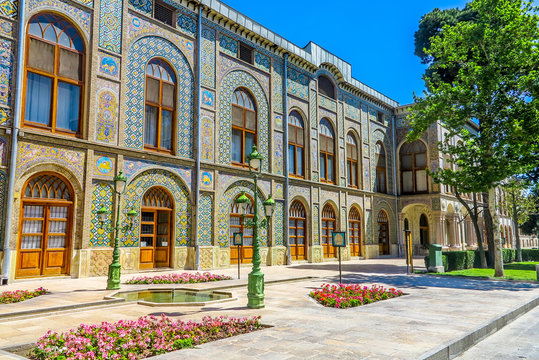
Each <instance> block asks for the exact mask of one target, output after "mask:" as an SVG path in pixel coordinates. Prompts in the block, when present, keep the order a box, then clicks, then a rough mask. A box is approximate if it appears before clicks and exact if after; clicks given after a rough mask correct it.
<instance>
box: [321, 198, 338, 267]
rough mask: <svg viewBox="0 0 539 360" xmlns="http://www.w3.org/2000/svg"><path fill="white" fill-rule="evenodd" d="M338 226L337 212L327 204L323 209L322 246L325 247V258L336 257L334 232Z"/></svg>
mask: <svg viewBox="0 0 539 360" xmlns="http://www.w3.org/2000/svg"><path fill="white" fill-rule="evenodd" d="M336 224H337V218H336V217H335V210H333V206H331V205H330V204H326V205H325V206H324V208H323V209H322V246H323V247H324V257H335V248H334V247H333V232H334V231H335V229H336Z"/></svg>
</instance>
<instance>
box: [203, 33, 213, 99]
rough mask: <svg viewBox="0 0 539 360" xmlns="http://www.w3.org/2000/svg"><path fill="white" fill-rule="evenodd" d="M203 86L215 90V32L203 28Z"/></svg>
mask: <svg viewBox="0 0 539 360" xmlns="http://www.w3.org/2000/svg"><path fill="white" fill-rule="evenodd" d="M202 54H203V55H202V64H201V67H202V69H201V72H202V84H203V85H206V86H209V87H211V88H215V30H214V29H212V28H209V27H207V26H204V27H203V28H202Z"/></svg>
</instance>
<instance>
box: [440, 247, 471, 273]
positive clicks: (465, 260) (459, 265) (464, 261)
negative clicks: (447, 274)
mask: <svg viewBox="0 0 539 360" xmlns="http://www.w3.org/2000/svg"><path fill="white" fill-rule="evenodd" d="M443 255H445V256H447V264H448V267H449V271H453V270H463V269H471V268H473V267H474V262H475V254H474V252H473V251H444V252H443Z"/></svg>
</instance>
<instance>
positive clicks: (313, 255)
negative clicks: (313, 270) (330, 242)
mask: <svg viewBox="0 0 539 360" xmlns="http://www.w3.org/2000/svg"><path fill="white" fill-rule="evenodd" d="M308 249H309V250H308V252H307V260H309V262H310V263H321V262H322V261H324V256H323V254H324V250H323V249H322V246H321V245H313V246H310V247H309V248H308Z"/></svg>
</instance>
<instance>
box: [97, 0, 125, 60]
mask: <svg viewBox="0 0 539 360" xmlns="http://www.w3.org/2000/svg"><path fill="white" fill-rule="evenodd" d="M122 10H123V1H122V0H112V1H104V0H103V1H101V3H100V5H99V46H100V47H102V48H103V49H106V50H110V51H113V52H115V53H117V54H120V53H121V52H122V16H123V11H122Z"/></svg>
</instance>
